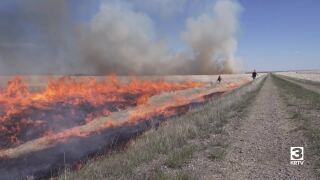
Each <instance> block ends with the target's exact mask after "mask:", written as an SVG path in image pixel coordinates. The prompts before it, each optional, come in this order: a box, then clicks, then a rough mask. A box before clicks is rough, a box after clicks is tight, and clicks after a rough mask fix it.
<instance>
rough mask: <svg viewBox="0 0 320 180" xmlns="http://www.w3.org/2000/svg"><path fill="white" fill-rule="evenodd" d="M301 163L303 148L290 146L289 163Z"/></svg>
mask: <svg viewBox="0 0 320 180" xmlns="http://www.w3.org/2000/svg"><path fill="white" fill-rule="evenodd" d="M303 163H304V148H303V147H291V148H290V164H291V165H303Z"/></svg>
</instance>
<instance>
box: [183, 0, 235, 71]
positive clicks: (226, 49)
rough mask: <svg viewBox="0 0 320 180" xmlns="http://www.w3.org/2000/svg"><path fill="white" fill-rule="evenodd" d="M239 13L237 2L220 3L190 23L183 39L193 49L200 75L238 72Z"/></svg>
mask: <svg viewBox="0 0 320 180" xmlns="http://www.w3.org/2000/svg"><path fill="white" fill-rule="evenodd" d="M239 10H240V6H239V5H238V4H237V3H236V2H235V1H232V0H219V1H217V3H216V4H215V5H214V7H213V8H212V11H211V12H209V13H206V14H202V15H201V16H199V17H197V18H190V19H188V21H187V31H186V32H184V33H182V37H183V39H184V40H185V41H186V42H187V43H188V44H189V45H190V46H191V49H192V52H193V56H194V60H195V61H196V63H195V66H196V69H195V70H196V71H197V70H198V72H196V73H204V74H211V73H217V72H226V73H232V72H234V71H237V68H236V66H235V64H236V61H235V56H234V55H235V51H236V47H237V40H236V37H235V35H236V32H237V29H238V14H239Z"/></svg>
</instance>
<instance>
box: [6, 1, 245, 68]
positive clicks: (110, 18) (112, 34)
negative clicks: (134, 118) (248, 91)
mask: <svg viewBox="0 0 320 180" xmlns="http://www.w3.org/2000/svg"><path fill="white" fill-rule="evenodd" d="M5 1H8V0H5ZM13 1H14V2H16V3H17V4H18V5H17V10H16V11H14V13H13V14H10V13H9V14H8V13H6V12H2V11H1V12H0V15H2V16H0V17H1V18H0V19H1V20H2V21H1V23H0V28H1V30H0V73H1V74H3V73H11V74H12V73H29V74H35V73H53V74H59V73H68V74H109V73H116V74H218V73H233V72H236V71H238V69H237V68H236V66H235V63H236V60H235V57H234V54H235V50H236V45H237V41H236V37H235V36H236V32H237V28H238V14H239V10H240V6H239V4H238V3H237V1H236V0H217V1H216V2H215V3H214V4H213V7H212V8H211V9H210V10H208V11H204V13H202V14H200V15H199V16H198V17H190V18H188V19H187V20H186V29H185V30H184V31H183V32H181V34H180V36H181V38H182V40H183V41H184V42H185V43H186V45H187V48H186V49H185V50H184V51H182V52H179V53H174V51H172V50H171V49H169V48H168V45H167V44H166V41H165V40H162V39H159V38H157V33H156V31H155V29H154V28H155V26H154V22H153V21H152V19H151V18H150V16H148V14H147V13H144V12H143V11H137V10H136V9H134V8H133V7H132V6H131V5H130V3H129V2H130V1H129V2H119V1H108V0H106V1H103V3H101V7H100V8H99V11H98V12H97V14H95V15H94V16H93V17H92V18H91V19H90V20H89V21H88V22H85V23H75V21H72V16H71V14H72V13H71V12H70V11H72V10H71V9H72V8H69V6H70V3H68V1H67V0H55V1H52V0H26V1H21V0H13ZM140 1H143V0H140ZM10 2H11V3H12V1H10ZM81 2H82V1H81ZM86 2H87V1H86ZM155 2H158V1H155ZM159 2H161V1H159ZM185 2H186V0H183V1H181V2H180V3H179V4H180V5H181V4H182V3H185ZM82 3H83V2H82ZM140 3H141V2H140ZM149 3H150V2H149ZM82 6H83V7H86V6H85V4H82ZM179 11H181V8H180V9H179ZM161 12H163V11H161ZM170 12H174V11H173V9H172V10H170ZM166 18H168V17H166Z"/></svg>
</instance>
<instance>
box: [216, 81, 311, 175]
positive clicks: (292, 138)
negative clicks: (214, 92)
mask: <svg viewBox="0 0 320 180" xmlns="http://www.w3.org/2000/svg"><path fill="white" fill-rule="evenodd" d="M289 118H290V114H288V113H287V111H286V104H285V103H284V102H283V101H282V99H281V98H280V97H279V92H278V89H277V87H276V86H275V85H274V83H273V81H272V79H271V77H270V76H269V77H267V80H266V82H265V84H264V85H263V87H262V89H261V90H260V92H259V94H258V95H257V97H256V99H255V100H254V102H253V103H252V104H251V106H250V107H249V110H248V115H247V117H246V118H244V119H243V120H241V121H240V125H239V123H238V122H231V124H230V126H231V127H232V126H233V128H231V129H233V131H229V132H228V133H229V135H230V141H231V143H230V147H229V150H228V154H227V155H226V157H225V160H224V161H223V162H222V163H223V165H222V167H223V168H222V173H223V177H224V179H316V177H315V175H314V173H313V170H312V165H311V161H308V160H307V159H306V155H305V164H304V165H302V166H292V165H290V154H289V153H290V147H291V146H304V147H305V151H308V148H306V147H308V144H307V140H306V138H305V137H304V136H303V134H302V132H299V131H293V130H294V129H295V128H296V126H295V124H294V123H293V122H292V121H290V119H289ZM236 126H239V127H236ZM234 129H237V130H235V131H234Z"/></svg>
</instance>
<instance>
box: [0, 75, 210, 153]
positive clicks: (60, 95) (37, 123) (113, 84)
mask: <svg viewBox="0 0 320 180" xmlns="http://www.w3.org/2000/svg"><path fill="white" fill-rule="evenodd" d="M204 85H205V83H200V82H180V83H174V82H166V81H162V80H157V81H149V80H138V79H136V78H132V80H131V81H130V82H128V83H121V82H120V81H119V80H118V79H117V78H116V76H109V77H107V78H106V79H105V80H104V81H102V82H98V81H97V80H96V79H94V78H80V79H77V80H76V79H72V78H68V77H62V78H60V79H51V80H50V81H49V83H48V85H47V86H46V87H45V88H44V89H43V90H41V91H38V92H32V91H30V90H29V88H28V85H27V84H26V83H25V82H24V81H23V80H22V78H20V77H16V78H14V79H12V80H10V81H8V84H7V86H6V87H5V88H4V89H1V90H0V107H1V109H0V149H5V148H11V147H15V146H18V145H20V144H23V143H25V142H27V141H30V140H33V139H36V138H39V137H42V136H51V135H54V134H56V133H59V132H61V131H63V130H66V129H70V128H72V127H76V126H80V125H84V124H87V123H89V122H91V121H92V120H93V119H95V118H97V117H101V116H109V115H110V114H111V113H112V112H117V111H122V110H124V109H127V108H129V107H134V106H138V105H142V104H146V103H147V102H148V100H149V98H150V97H151V96H154V95H158V94H160V93H162V92H170V91H176V90H183V89H188V88H195V87H201V86H204Z"/></svg>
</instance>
